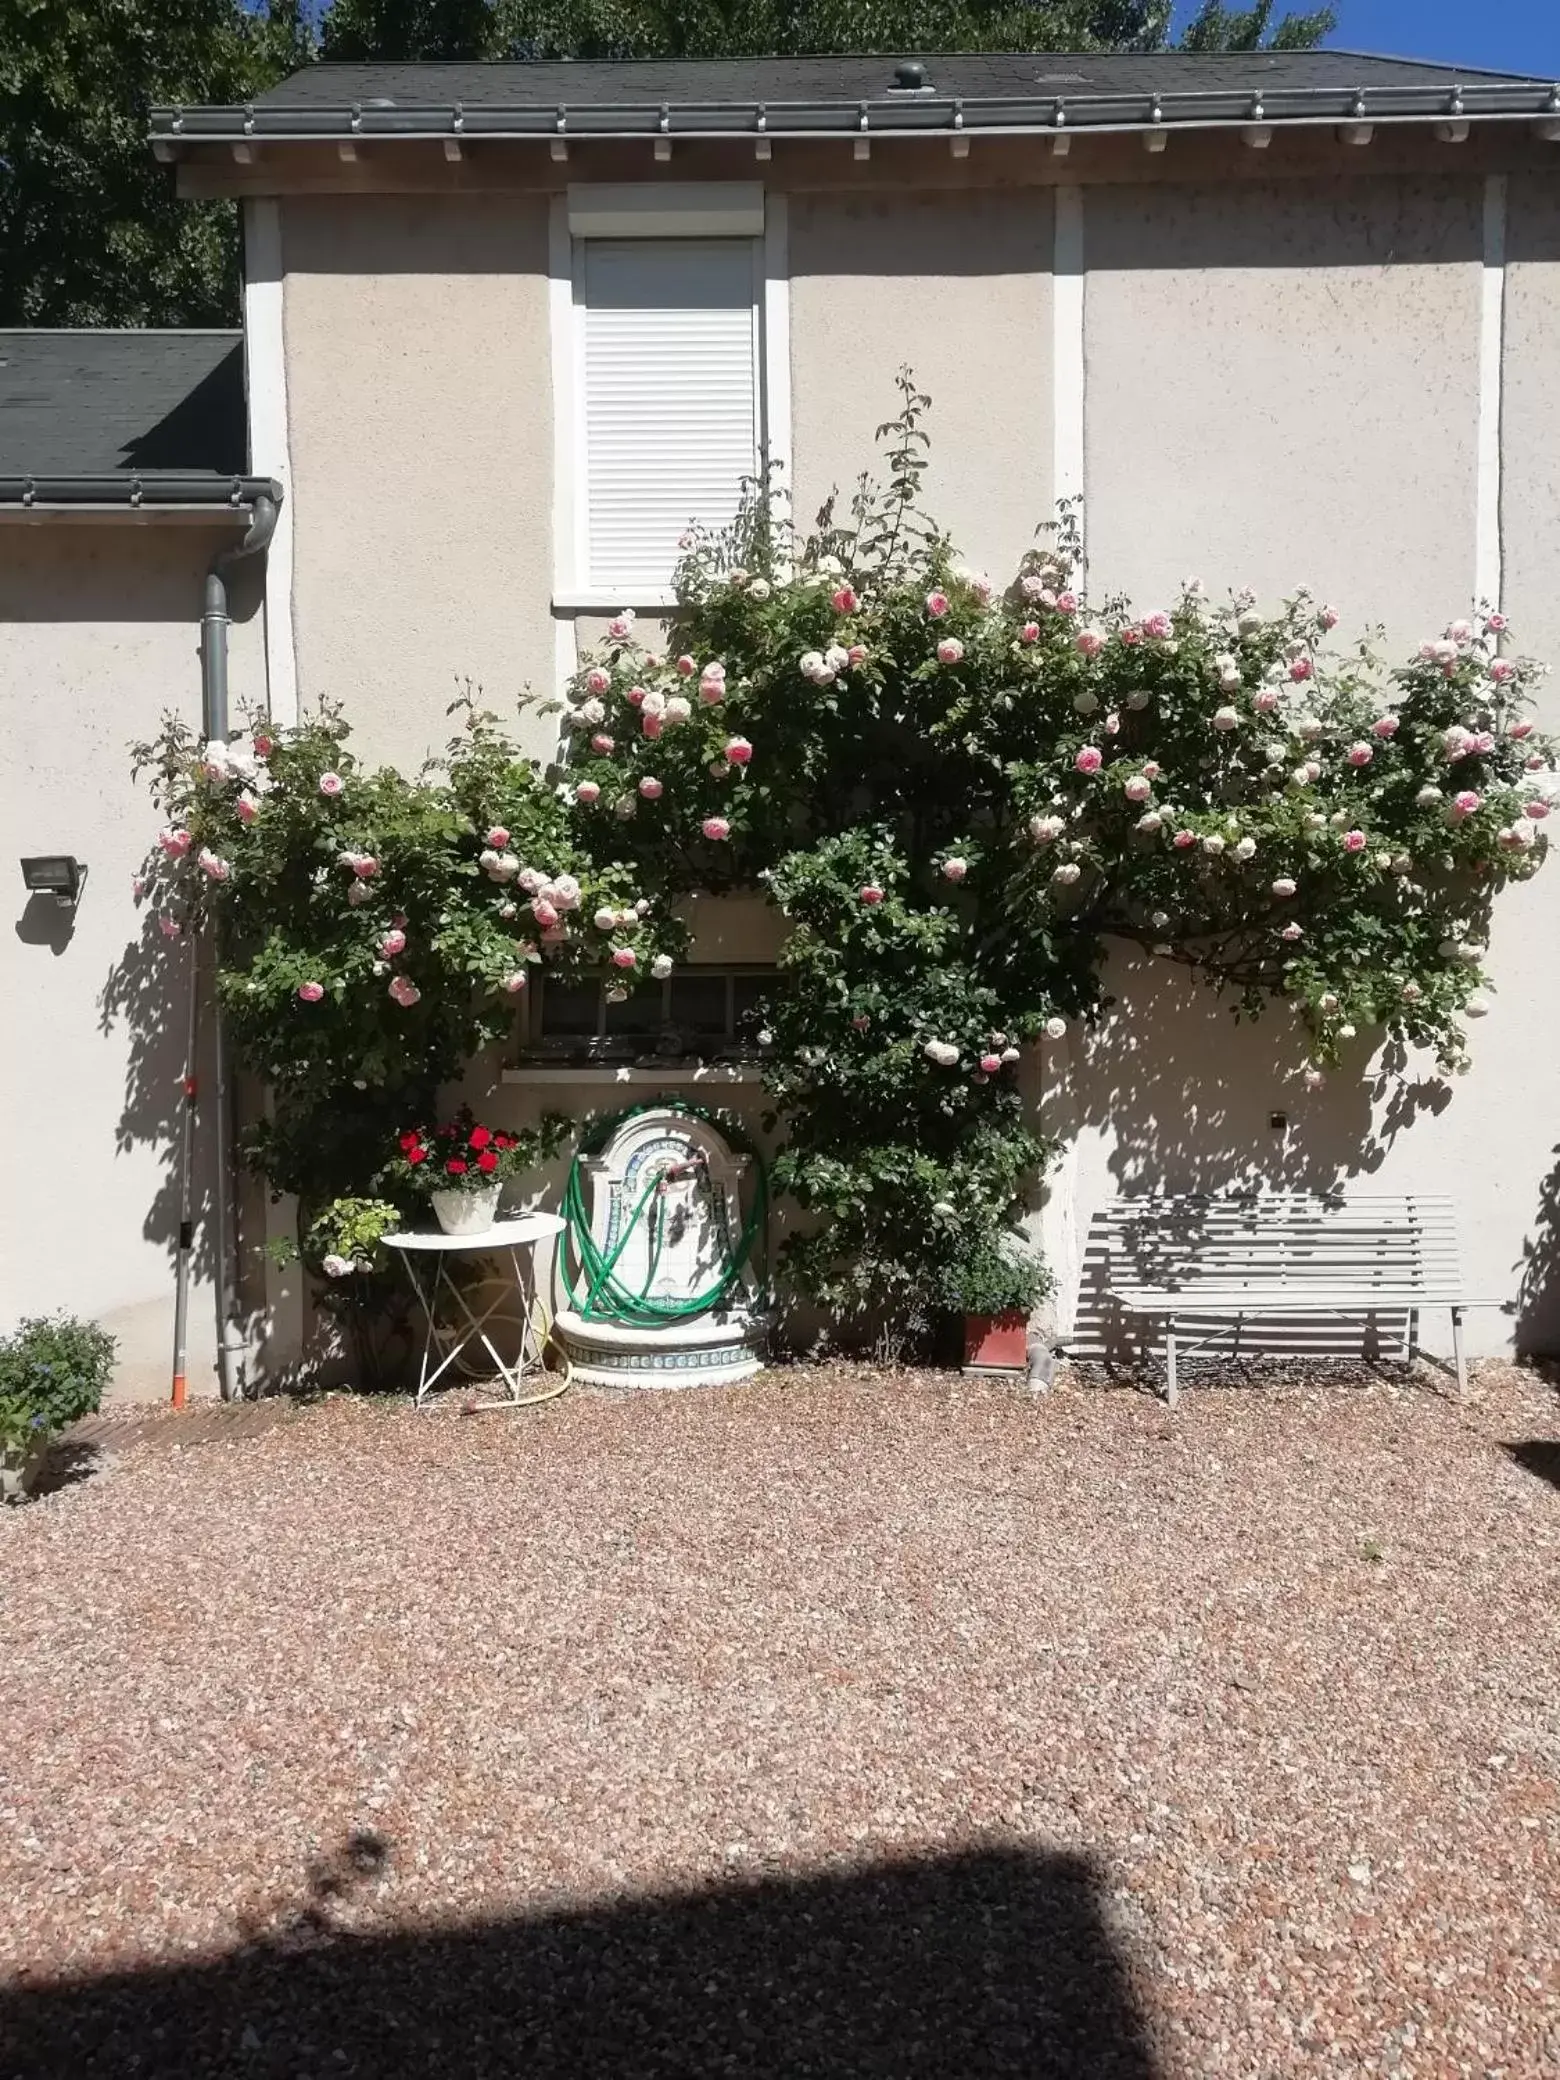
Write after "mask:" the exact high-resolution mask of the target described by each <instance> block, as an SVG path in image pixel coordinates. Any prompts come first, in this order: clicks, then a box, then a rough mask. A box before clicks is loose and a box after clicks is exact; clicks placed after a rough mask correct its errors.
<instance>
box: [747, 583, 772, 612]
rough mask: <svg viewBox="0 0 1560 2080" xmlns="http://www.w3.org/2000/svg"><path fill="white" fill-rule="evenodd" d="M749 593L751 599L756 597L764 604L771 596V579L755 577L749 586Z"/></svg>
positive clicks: (760, 603)
mask: <svg viewBox="0 0 1560 2080" xmlns="http://www.w3.org/2000/svg"><path fill="white" fill-rule="evenodd" d="M747 595H748V598H749V599H756V600H757V601H758V603H759V605H760V606H762V605H763V603H764V601H765V600H766V599H768V597H769V580H768V579H767V578H755V579H753V581H752V583H751V584H750V585H749V586H748V589H747Z"/></svg>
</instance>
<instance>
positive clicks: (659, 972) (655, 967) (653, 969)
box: [650, 580, 762, 982]
mask: <svg viewBox="0 0 1560 2080" xmlns="http://www.w3.org/2000/svg"><path fill="white" fill-rule="evenodd" d="M759 582H762V580H760V581H759ZM671 972H672V957H671V955H670V954H669V953H658V954H657V955H656V957H655V959H654V960H653V961H652V962H651V963H650V973H651V974H652V975H653V976H654V977H655V979H656V981H657V982H664V981H665V980H666V978H667V976H668V975H670V974H671Z"/></svg>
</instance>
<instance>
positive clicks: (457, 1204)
mask: <svg viewBox="0 0 1560 2080" xmlns="http://www.w3.org/2000/svg"><path fill="white" fill-rule="evenodd" d="M502 1190H503V1186H502V1185H499V1184H485V1185H484V1186H483V1187H482V1189H481V1190H480V1191H478V1192H431V1193H430V1194H429V1197H430V1199H431V1200H432V1201H433V1211H434V1214H435V1217H436V1218H437V1220H438V1223H439V1226H440V1227H441V1228H442V1229H443V1230H444V1232H445V1234H446V1235H480V1234H481V1233H482V1232H483V1230H484V1229H486V1228H491V1227H492V1225H493V1222H494V1221H495V1219H496V1218H497V1217H498V1195H499V1193H500V1192H501V1191H502Z"/></svg>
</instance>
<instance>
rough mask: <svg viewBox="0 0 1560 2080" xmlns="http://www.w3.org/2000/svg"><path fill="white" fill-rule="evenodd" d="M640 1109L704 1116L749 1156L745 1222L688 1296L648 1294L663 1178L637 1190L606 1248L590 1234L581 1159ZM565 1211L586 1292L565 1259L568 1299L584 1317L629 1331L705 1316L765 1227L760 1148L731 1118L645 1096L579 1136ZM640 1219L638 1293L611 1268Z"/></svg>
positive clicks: (765, 1178)
mask: <svg viewBox="0 0 1560 2080" xmlns="http://www.w3.org/2000/svg"><path fill="white" fill-rule="evenodd" d="M642 1112H678V1113H682V1114H683V1115H684V1116H685V1117H686V1118H689V1119H697V1120H702V1121H703V1122H704V1123H705V1124H706V1125H707V1126H711V1127H714V1128H716V1129H717V1130H718V1131H719V1132H720V1133H721V1134H723V1135H724V1136H725V1138H726V1140H727V1141H728V1142H729V1143H730V1144H731V1146H732V1147H733V1148H735V1149H736V1150H737V1151H738V1152H739V1153H740V1154H742V1155H745V1156H749V1157H751V1159H752V1162H753V1166H754V1174H755V1176H756V1178H757V1187H756V1189H755V1191H754V1193H753V1204H752V1206H751V1208H750V1209H749V1211H748V1216H747V1219H746V1220H745V1221H744V1223H743V1226H742V1234H741V1237H740V1238H739V1240H738V1243H737V1247H736V1249H735V1250H733V1251H731V1252H729V1253H728V1255H727V1258H726V1261H725V1263H724V1265H723V1266H722V1268H721V1271H720V1275H719V1277H718V1278H717V1279H716V1280H715V1283H714V1284H713V1285H712V1286H710V1287H709V1288H708V1289H707V1290H706V1291H704V1292H702V1293H697V1294H695V1295H694V1296H693V1297H692V1298H691V1299H688V1300H661V1299H655V1298H652V1296H651V1293H650V1287H651V1286H652V1285H653V1284H654V1283H655V1274H656V1270H657V1267H658V1266H659V1264H660V1261H661V1249H662V1245H663V1243H664V1241H665V1239H666V1231H665V1208H664V1205H663V1203H662V1197H661V1187H662V1184H663V1182H664V1178H663V1177H662V1176H656V1177H654V1178H652V1179H651V1181H650V1183H649V1184H647V1185H646V1186H645V1188H644V1190H643V1191H642V1192H641V1193H640V1195H639V1198H638V1200H637V1201H636V1202H635V1205H634V1208H633V1211H632V1212H631V1213H630V1214H629V1216H628V1219H627V1220H626V1221H625V1222H624V1223H623V1232H622V1234H621V1235H620V1236H619V1237H618V1239H617V1242H616V1243H615V1244H614V1246H613V1248H612V1250H611V1251H610V1253H609V1252H607V1251H604V1250H603V1249H602V1248H601V1247H600V1245H599V1244H598V1243H597V1241H596V1238H595V1236H594V1234H593V1233H592V1232H591V1224H590V1208H589V1207H588V1206H587V1205H586V1203H585V1185H584V1178H583V1173H582V1169H581V1165H582V1163H583V1161H584V1160H585V1159H586V1158H587V1157H590V1156H594V1155H598V1154H599V1153H600V1151H601V1150H602V1149H603V1148H604V1147H605V1146H606V1143H607V1141H608V1140H609V1139H610V1137H611V1136H612V1135H613V1133H615V1132H616V1130H617V1129H618V1128H619V1127H620V1126H622V1124H623V1122H624V1121H625V1120H630V1119H634V1118H636V1117H637V1116H638V1115H639V1114H640V1113H642ZM563 1212H564V1218H565V1219H566V1220H567V1221H568V1223H569V1234H570V1236H571V1237H572V1239H573V1243H574V1253H575V1256H576V1258H577V1260H578V1268H579V1272H580V1274H581V1276H582V1277H583V1280H584V1285H585V1297H584V1300H583V1301H581V1299H580V1297H579V1294H578V1291H577V1290H576V1287H575V1283H574V1279H573V1276H572V1275H571V1274H570V1272H569V1270H568V1267H567V1264H565V1269H564V1277H565V1281H566V1283H567V1284H568V1288H569V1302H570V1305H571V1306H572V1307H573V1308H574V1309H575V1311H576V1312H577V1313H578V1314H579V1315H580V1316H581V1317H582V1318H583V1319H584V1320H585V1321H601V1320H607V1321H613V1322H619V1323H621V1324H622V1325H623V1326H624V1327H625V1328H630V1329H654V1328H659V1327H661V1326H663V1325H664V1324H666V1323H669V1322H681V1321H687V1320H689V1319H690V1318H691V1317H692V1316H694V1315H700V1314H706V1313H708V1312H709V1310H710V1309H711V1308H715V1307H718V1306H719V1305H720V1304H721V1302H722V1301H723V1300H724V1299H725V1298H726V1297H727V1295H728V1294H729V1293H730V1291H731V1289H732V1287H733V1286H734V1285H735V1284H736V1282H737V1280H738V1279H739V1278H740V1277H741V1275H742V1268H743V1266H744V1265H745V1264H746V1263H747V1261H748V1259H749V1258H750V1257H751V1256H752V1255H753V1253H754V1248H755V1245H757V1244H758V1243H759V1242H760V1241H761V1239H762V1238H763V1236H764V1234H765V1231H766V1228H767V1223H768V1216H769V1173H768V1170H767V1169H766V1168H765V1164H764V1159H763V1157H762V1155H761V1154H760V1153H759V1151H758V1149H757V1148H756V1147H755V1146H754V1144H753V1142H752V1141H751V1140H750V1139H749V1138H748V1136H747V1135H746V1134H745V1133H744V1132H743V1131H742V1129H741V1128H740V1127H738V1126H736V1125H735V1124H734V1123H733V1122H732V1121H730V1120H726V1119H718V1118H716V1117H715V1115H714V1114H712V1113H709V1112H706V1111H704V1110H703V1109H702V1108H701V1107H700V1106H697V1105H689V1104H687V1103H685V1102H684V1101H683V1100H681V1099H675V1098H674V1099H666V1098H657V1099H650V1100H648V1101H647V1102H646V1103H645V1104H643V1105H630V1106H629V1107H628V1109H627V1110H626V1111H625V1112H619V1113H615V1114H614V1115H613V1116H612V1118H610V1119H607V1120H603V1121H601V1122H599V1123H598V1125H597V1126H596V1127H595V1128H593V1130H592V1131H591V1132H590V1133H589V1134H588V1135H587V1136H585V1138H584V1139H583V1140H582V1141H581V1142H580V1146H579V1150H578V1153H577V1154H576V1155H575V1158H574V1161H573V1163H572V1164H571V1165H570V1167H569V1182H568V1184H567V1186H566V1187H565V1189H564V1195H563ZM641 1222H647V1223H648V1227H649V1243H650V1247H649V1266H648V1269H647V1270H646V1272H645V1277H644V1283H643V1285H642V1286H641V1287H640V1290H639V1291H638V1292H637V1293H635V1292H631V1291H630V1290H629V1289H628V1287H627V1286H625V1285H624V1284H623V1283H622V1282H621V1281H620V1280H619V1279H618V1277H617V1276H616V1272H617V1264H618V1260H619V1258H620V1257H621V1256H622V1254H623V1252H624V1250H625V1249H626V1248H627V1247H628V1242H629V1238H630V1237H631V1236H632V1235H633V1234H634V1233H635V1231H636V1229H638V1228H639V1226H640V1224H641ZM766 1284H767V1275H766V1274H763V1273H761V1275H760V1292H761V1293H762V1291H763V1289H764V1287H765V1285H766Z"/></svg>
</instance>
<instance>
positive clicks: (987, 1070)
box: [980, 1054, 1002, 1076]
mask: <svg viewBox="0 0 1560 2080" xmlns="http://www.w3.org/2000/svg"><path fill="white" fill-rule="evenodd" d="M980 1066H981V1073H982V1074H983V1075H986V1076H995V1075H996V1073H997V1071H998V1070H999V1069H1000V1068H1001V1067H1002V1057H1001V1055H999V1054H983V1055H982V1056H981V1058H980Z"/></svg>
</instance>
